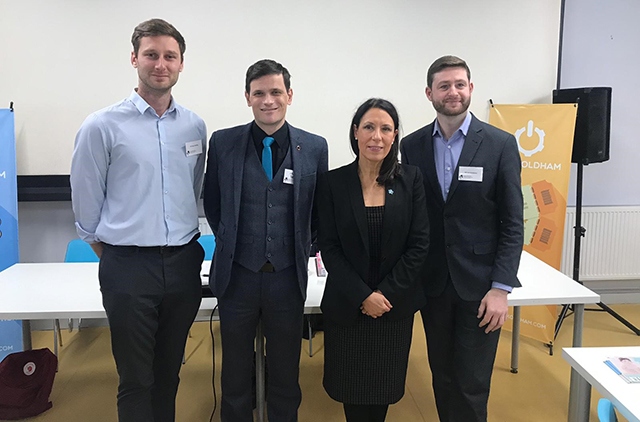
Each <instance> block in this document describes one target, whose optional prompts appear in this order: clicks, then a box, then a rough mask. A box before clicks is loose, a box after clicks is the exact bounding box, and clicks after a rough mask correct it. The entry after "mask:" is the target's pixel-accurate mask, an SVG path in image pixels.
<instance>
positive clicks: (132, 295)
mask: <svg viewBox="0 0 640 422" xmlns="http://www.w3.org/2000/svg"><path fill="white" fill-rule="evenodd" d="M203 258H204V251H203V249H202V247H201V246H200V244H199V243H198V242H197V241H195V240H193V241H192V242H190V243H189V244H187V245H185V246H181V247H168V248H138V247H135V246H111V245H105V247H104V251H103V253H102V257H101V259H100V271H99V279H100V289H101V291H102V301H103V304H104V308H105V310H106V312H107V318H108V320H109V327H110V330H111V348H112V351H113V357H114V359H115V362H116V367H117V369H118V375H119V377H120V382H119V385H118V420H119V421H120V422H165V421H167V422H173V421H174V420H175V397H176V393H177V391H178V383H179V376H178V374H179V372H180V367H181V364H182V356H183V354H184V346H185V342H186V340H187V336H188V333H189V329H190V327H191V324H192V323H193V320H194V319H195V316H196V314H197V312H198V308H199V307H200V301H201V299H202V282H201V280H200V267H201V265H202V260H203Z"/></svg>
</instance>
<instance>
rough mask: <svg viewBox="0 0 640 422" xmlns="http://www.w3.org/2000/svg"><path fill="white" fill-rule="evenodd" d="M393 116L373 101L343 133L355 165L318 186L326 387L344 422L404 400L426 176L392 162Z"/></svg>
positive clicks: (424, 242) (422, 253) (372, 417)
mask: <svg viewBox="0 0 640 422" xmlns="http://www.w3.org/2000/svg"><path fill="white" fill-rule="evenodd" d="M398 126H399V119H398V113H397V111H396V109H395V107H394V106H393V104H391V103H390V102H389V101H386V100H382V99H377V98H372V99H369V100H367V101H366V102H364V103H363V104H362V105H361V106H360V107H359V108H358V110H357V111H356V113H355V115H354V116H353V120H352V122H351V127H350V129H349V137H350V139H351V148H352V150H353V152H354V153H355V154H356V156H357V157H356V160H355V161H354V162H353V163H351V164H349V165H346V166H344V167H340V168H337V169H335V170H331V171H329V172H328V173H326V174H324V175H323V176H322V177H321V179H320V182H319V186H318V197H317V206H318V217H319V226H318V244H319V246H320V250H321V252H322V259H323V261H324V264H325V266H326V268H327V271H328V277H327V283H326V287H325V291H324V296H323V298H322V304H321V307H322V312H323V314H324V315H325V363H324V380H323V384H324V388H325V390H326V391H327V393H328V394H329V396H330V397H331V398H333V399H334V400H337V401H339V402H342V403H343V404H344V411H345V416H346V419H347V421H349V422H352V421H384V419H385V417H386V413H387V409H388V406H389V404H393V403H396V402H397V401H398V400H400V398H402V396H403V395H404V384H405V379H406V374H407V364H408V360H409V348H410V346H411V335H412V327H413V319H414V313H415V312H416V311H417V310H418V309H419V308H420V307H421V306H423V305H424V295H423V293H422V288H421V284H420V279H419V276H420V274H421V270H422V265H423V262H424V260H425V258H426V256H427V252H428V247H429V223H428V217H427V210H426V202H425V193H424V186H423V181H422V176H421V173H420V171H419V169H418V168H417V167H413V166H407V165H402V164H400V163H399V162H398V142H399V136H398Z"/></svg>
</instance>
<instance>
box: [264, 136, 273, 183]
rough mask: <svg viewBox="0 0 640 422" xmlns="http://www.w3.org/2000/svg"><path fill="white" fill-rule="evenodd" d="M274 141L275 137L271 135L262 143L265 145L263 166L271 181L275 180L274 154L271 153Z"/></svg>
mask: <svg viewBox="0 0 640 422" xmlns="http://www.w3.org/2000/svg"><path fill="white" fill-rule="evenodd" d="M272 143H273V138H272V137H271V136H267V137H266V138H264V139H263V140H262V145H264V148H263V149H262V168H263V169H264V172H265V173H266V175H267V178H268V179H269V181H271V180H273V156H272V155H271V144H272Z"/></svg>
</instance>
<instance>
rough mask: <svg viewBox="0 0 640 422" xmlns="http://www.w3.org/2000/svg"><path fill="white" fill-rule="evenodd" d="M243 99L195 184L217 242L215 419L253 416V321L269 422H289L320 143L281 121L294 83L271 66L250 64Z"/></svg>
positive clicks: (297, 395)
mask: <svg viewBox="0 0 640 422" xmlns="http://www.w3.org/2000/svg"><path fill="white" fill-rule="evenodd" d="M245 98H246V100H247V105H248V106H249V107H251V108H252V110H253V115H254V121H253V122H251V123H249V124H246V125H242V126H237V127H233V128H229V129H223V130H219V131H216V132H214V134H213V135H212V136H211V140H210V141H209V145H210V150H209V157H208V161H207V171H206V176H205V187H204V208H205V214H206V216H207V220H208V221H209V225H210V226H211V229H212V230H213V233H214V234H215V236H216V245H217V246H216V251H215V254H214V256H213V261H212V264H211V271H210V277H211V282H210V285H211V290H212V292H213V294H214V296H216V297H217V298H218V303H219V310H220V331H221V335H222V405H221V418H222V421H231V422H238V421H240V422H242V421H253V412H252V410H253V404H252V395H251V387H252V379H251V377H252V361H253V359H254V357H253V356H254V352H253V350H254V348H253V347H254V338H255V334H256V328H257V326H258V322H259V321H260V320H262V323H263V329H264V335H265V337H266V340H267V347H266V354H267V366H268V368H269V377H268V380H267V415H268V419H269V420H270V421H282V422H290V421H297V412H298V407H299V406H300V402H301V399H302V394H301V391H300V386H299V384H298V372H299V361H300V347H301V335H302V320H303V311H304V301H305V297H306V290H307V263H308V259H309V252H310V248H311V243H312V230H315V222H314V214H315V213H314V210H313V208H314V207H313V203H314V196H315V191H316V180H317V178H318V176H319V175H320V174H321V173H323V172H325V171H327V166H328V163H327V161H328V154H327V150H328V149H327V142H326V140H325V139H324V138H322V137H320V136H317V135H313V134H311V133H308V132H305V131H303V130H300V129H296V128H294V127H293V126H291V125H289V124H288V123H287V122H286V121H285V117H286V111H287V106H289V105H290V104H291V101H292V99H293V90H292V89H291V87H290V74H289V72H288V71H287V69H286V68H285V67H283V66H282V65H281V64H280V63H277V62H275V61H273V60H260V61H258V62H257V63H255V64H253V65H252V66H251V67H249V69H248V70H247V75H246V82H245Z"/></svg>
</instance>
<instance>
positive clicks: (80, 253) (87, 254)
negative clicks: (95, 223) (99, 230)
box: [53, 239, 99, 356]
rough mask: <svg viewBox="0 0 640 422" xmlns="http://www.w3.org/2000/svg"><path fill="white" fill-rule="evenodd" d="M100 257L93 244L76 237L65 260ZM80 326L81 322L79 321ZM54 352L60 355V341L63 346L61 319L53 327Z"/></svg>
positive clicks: (84, 259) (94, 259) (96, 260)
mask: <svg viewBox="0 0 640 422" xmlns="http://www.w3.org/2000/svg"><path fill="white" fill-rule="evenodd" d="M98 261H99V258H98V256H97V255H96V254H95V252H93V249H91V246H90V245H89V244H88V243H87V242H85V241H84V240H81V239H74V240H72V241H70V242H69V243H68V244H67V251H66V253H65V255H64V262H98ZM78 328H80V322H78ZM72 329H73V321H72V320H71V319H70V320H69V331H71V330H72ZM53 343H54V353H55V355H56V356H58V343H59V344H60V347H62V333H61V331H60V320H59V319H56V320H55V321H54V327H53Z"/></svg>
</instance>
